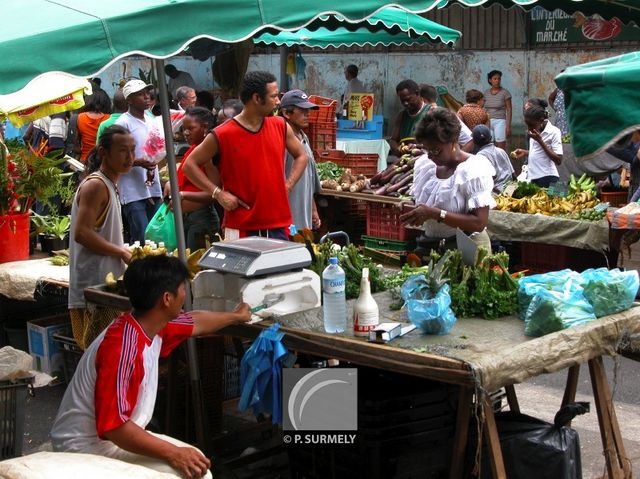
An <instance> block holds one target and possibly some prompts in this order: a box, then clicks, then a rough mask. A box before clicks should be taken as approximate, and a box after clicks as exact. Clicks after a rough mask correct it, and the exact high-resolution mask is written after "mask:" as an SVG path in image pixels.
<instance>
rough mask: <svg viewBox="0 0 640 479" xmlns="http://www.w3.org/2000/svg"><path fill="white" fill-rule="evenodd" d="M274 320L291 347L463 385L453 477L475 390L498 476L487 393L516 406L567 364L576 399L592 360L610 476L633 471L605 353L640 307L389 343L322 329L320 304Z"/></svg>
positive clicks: (458, 329) (634, 328)
mask: <svg viewBox="0 0 640 479" xmlns="http://www.w3.org/2000/svg"><path fill="white" fill-rule="evenodd" d="M375 298H376V300H377V302H378V305H379V307H380V321H381V322H385V321H404V320H406V316H405V313H404V312H401V311H391V310H390V309H389V307H388V306H389V303H390V301H391V296H390V295H389V294H388V293H379V294H377V295H375ZM206 301H207V300H206V299H203V300H202V301H200V306H199V307H202V306H205V305H206ZM196 303H198V301H197V300H196ZM352 306H353V302H350V304H349V310H350V309H351V308H352ZM348 313H349V311H348ZM347 317H348V318H350V317H351V314H348V315H347ZM277 322H278V323H280V324H281V332H283V333H284V334H285V335H284V339H283V342H284V344H285V345H287V346H288V347H289V348H291V349H293V350H296V351H299V352H304V353H308V354H313V355H319V356H323V357H325V358H336V359H339V360H342V361H347V362H352V363H355V364H359V365H362V366H368V367H374V368H379V369H383V370H388V371H392V372H397V373H401V374H409V375H413V376H417V377H423V378H427V379H432V380H436V381H441V382H446V383H451V384H454V385H457V386H459V387H460V393H461V394H460V399H459V405H458V413H457V425H456V434H455V439H454V450H453V460H452V465H451V470H450V477H451V478H459V477H462V474H463V470H462V469H463V465H464V454H465V448H466V443H467V434H468V425H469V420H470V417H471V410H472V407H473V406H474V395H475V396H476V398H477V404H478V405H479V406H480V407H481V409H482V414H483V415H484V435H485V438H486V441H487V444H488V448H489V453H490V458H491V467H492V470H493V477H494V478H504V477H506V474H505V470H504V463H503V460H502V453H501V449H500V442H499V438H498V432H497V428H496V423H495V416H494V412H493V408H492V404H491V401H490V400H489V394H490V393H491V392H492V391H495V390H497V389H499V388H501V387H505V388H506V390H507V398H508V401H509V405H510V407H511V409H512V410H518V405H517V398H516V395H515V390H514V388H513V385H514V384H516V383H520V382H522V381H525V380H527V379H530V378H532V377H535V376H538V375H540V374H543V373H552V372H557V371H560V370H563V369H567V368H568V370H569V373H568V379H567V384H566V388H565V392H564V397H563V398H562V401H561V403H562V405H564V404H567V403H570V402H573V401H574V400H575V395H576V388H577V381H578V372H579V366H580V364H582V363H585V362H587V363H588V365H589V371H590V376H591V383H592V386H593V392H594V398H595V403H596V410H597V415H598V422H599V426H600V432H601V437H602V444H603V450H604V451H605V458H606V463H607V470H608V473H609V477H610V478H623V477H624V478H630V477H631V471H630V468H629V461H628V459H627V456H626V453H625V450H624V445H623V442H622V437H621V434H620V430H619V426H618V422H617V419H616V415H615V410H614V407H613V402H612V397H611V392H610V389H609V385H608V382H607V378H606V373H605V370H604V367H603V361H602V356H603V355H615V354H616V348H617V346H618V344H619V343H620V342H622V341H625V340H626V338H628V337H629V336H632V335H637V334H640V307H636V308H633V309H630V310H628V311H625V312H622V313H619V314H615V315H611V316H607V317H604V318H600V319H598V320H595V321H592V322H590V323H587V324H585V325H582V326H578V327H575V328H570V329H568V330H564V331H560V332H557V333H552V334H549V335H546V336H543V337H540V338H528V337H526V336H524V327H523V323H522V321H520V320H519V319H517V318H515V317H508V318H501V319H498V320H494V321H486V320H482V319H461V320H458V322H457V323H456V325H455V326H454V329H453V330H452V331H451V333H450V334H448V335H446V336H429V335H423V334H421V333H420V332H419V331H417V330H416V331H413V332H411V333H409V334H408V335H406V336H404V337H401V338H396V339H395V340H393V341H392V342H391V343H389V344H385V345H381V344H374V343H370V342H367V341H365V340H362V339H359V338H356V337H354V336H352V334H351V332H350V330H349V328H350V327H352V325H350V324H348V327H347V332H345V333H343V334H333V335H332V334H327V333H325V332H324V329H323V325H322V310H321V309H320V308H317V309H314V310H310V311H307V312H302V313H297V314H293V315H289V316H284V317H281V318H278V319H277ZM270 324H271V321H263V322H261V323H256V324H246V325H238V326H230V327H227V328H225V329H224V330H223V332H224V333H225V334H229V335H234V336H240V337H245V338H255V337H256V336H257V335H258V334H259V333H260V331H262V330H263V329H264V328H266V327H268V326H269V325H270Z"/></svg>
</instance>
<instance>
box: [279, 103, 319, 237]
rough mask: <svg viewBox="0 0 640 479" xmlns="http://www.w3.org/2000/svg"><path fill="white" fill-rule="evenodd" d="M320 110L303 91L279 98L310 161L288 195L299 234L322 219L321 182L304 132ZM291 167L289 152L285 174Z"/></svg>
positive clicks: (286, 118) (287, 118)
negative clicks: (319, 205) (319, 203)
mask: <svg viewBox="0 0 640 479" xmlns="http://www.w3.org/2000/svg"><path fill="white" fill-rule="evenodd" d="M318 108H319V107H318V105H316V104H314V103H311V102H310V101H309V97H308V96H307V94H306V93H305V92H303V91H302V90H291V91H288V92H287V93H285V94H284V95H283V96H282V98H281V99H280V114H281V115H282V116H283V117H284V118H285V120H287V123H288V124H289V126H290V127H291V129H292V130H293V134H294V135H296V137H297V138H298V139H299V140H300V141H301V142H302V145H303V146H304V149H305V151H306V153H307V157H308V159H309V161H308V162H307V167H306V168H305V170H304V173H302V176H301V177H300V179H299V180H298V182H297V183H296V185H295V186H294V187H293V188H292V189H291V191H290V192H289V206H290V207H291V216H293V224H294V225H296V229H297V230H298V231H301V230H303V229H305V228H308V229H312V228H319V227H320V216H319V215H318V210H317V208H316V202H315V200H314V198H313V196H314V195H315V194H316V193H319V192H320V179H319V178H318V170H317V168H316V162H315V159H314V157H313V151H312V150H311V145H310V144H309V138H307V135H306V134H305V133H304V131H303V128H307V127H308V126H309V111H310V110H317V109H318ZM292 167H293V156H292V155H291V153H289V152H288V151H287V152H286V155H285V166H284V169H285V174H286V175H289V173H290V172H291V168H292Z"/></svg>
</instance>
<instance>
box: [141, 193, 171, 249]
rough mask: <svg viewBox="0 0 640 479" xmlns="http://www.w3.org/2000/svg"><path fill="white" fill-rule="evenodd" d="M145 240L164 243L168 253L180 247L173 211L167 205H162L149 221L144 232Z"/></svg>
mask: <svg viewBox="0 0 640 479" xmlns="http://www.w3.org/2000/svg"><path fill="white" fill-rule="evenodd" d="M144 239H146V240H151V241H155V242H156V243H160V242H163V243H164V246H165V248H167V250H168V251H173V250H174V249H176V248H177V247H178V240H177V239H176V221H175V218H174V217H173V211H172V210H170V209H169V205H168V204H167V203H162V204H161V205H160V208H158V211H156V214H155V215H153V218H151V221H149V224H148V225H147V229H146V230H145V231H144Z"/></svg>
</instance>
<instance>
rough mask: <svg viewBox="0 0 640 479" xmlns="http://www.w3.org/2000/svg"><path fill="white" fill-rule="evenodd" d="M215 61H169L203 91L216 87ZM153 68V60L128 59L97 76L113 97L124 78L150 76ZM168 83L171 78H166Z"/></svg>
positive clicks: (176, 58) (187, 58)
mask: <svg viewBox="0 0 640 479" xmlns="http://www.w3.org/2000/svg"><path fill="white" fill-rule="evenodd" d="M212 62H213V59H210V60H207V61H204V62H201V61H199V60H194V59H193V58H191V57H186V56H183V57H174V58H171V59H170V60H167V61H166V63H171V64H172V65H174V66H175V67H176V68H177V69H178V70H184V71H187V72H189V73H191V75H192V76H193V79H194V80H195V81H196V84H197V86H198V87H199V88H200V89H203V90H209V89H212V88H213V87H214V84H213V74H212V73H211V64H212ZM152 67H153V65H152V62H151V59H149V58H146V57H127V58H125V59H124V60H121V61H119V62H117V63H115V64H113V65H111V66H110V67H109V68H107V69H106V70H105V71H103V72H102V73H100V74H99V75H97V76H98V77H99V78H100V79H101V80H102V88H103V89H104V90H105V91H106V92H107V93H108V94H109V96H111V97H113V93H114V91H115V90H116V89H117V88H118V85H119V83H120V80H121V79H122V78H125V79H129V78H131V77H134V78H140V70H142V71H143V72H144V74H145V75H148V74H149V72H150V71H151V68H152ZM165 79H166V80H167V81H168V80H169V77H167V76H165Z"/></svg>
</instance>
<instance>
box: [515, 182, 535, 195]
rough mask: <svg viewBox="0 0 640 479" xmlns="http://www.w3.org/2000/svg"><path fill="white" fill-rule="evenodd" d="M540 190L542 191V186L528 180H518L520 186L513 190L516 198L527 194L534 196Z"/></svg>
mask: <svg viewBox="0 0 640 479" xmlns="http://www.w3.org/2000/svg"><path fill="white" fill-rule="evenodd" d="M538 191H540V187H539V186H538V185H536V184H535V183H529V182H527V181H518V187H517V188H516V190H515V191H514V192H513V197H514V198H517V199H519V198H524V197H526V196H533V195H535V194H536V193H537V192H538Z"/></svg>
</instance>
